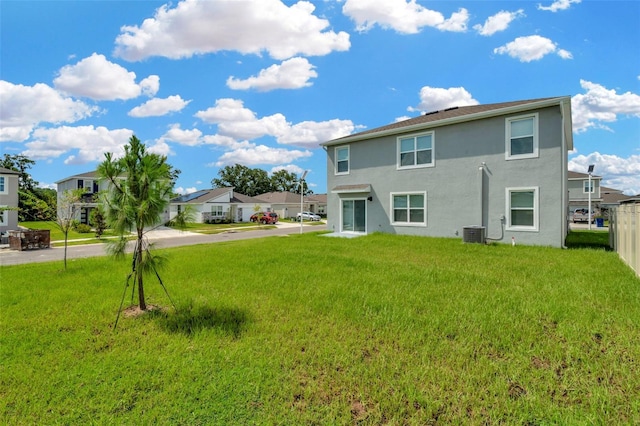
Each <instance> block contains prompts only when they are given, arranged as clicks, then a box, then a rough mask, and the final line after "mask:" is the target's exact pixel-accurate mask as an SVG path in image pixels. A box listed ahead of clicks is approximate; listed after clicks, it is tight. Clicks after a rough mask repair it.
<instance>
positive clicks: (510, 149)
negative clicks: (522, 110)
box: [506, 113, 538, 160]
mask: <svg viewBox="0 0 640 426" xmlns="http://www.w3.org/2000/svg"><path fill="white" fill-rule="evenodd" d="M506 133H507V146H506V159H507V160H517V159H520V158H535V157H538V114H537V113H536V114H530V115H522V116H518V117H510V118H507V129H506Z"/></svg>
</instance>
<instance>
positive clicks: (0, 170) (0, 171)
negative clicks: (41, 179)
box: [0, 167, 20, 175]
mask: <svg viewBox="0 0 640 426" xmlns="http://www.w3.org/2000/svg"><path fill="white" fill-rule="evenodd" d="M0 174H3V175H19V174H20V172H17V171H15V170H11V169H5V168H4V167H0Z"/></svg>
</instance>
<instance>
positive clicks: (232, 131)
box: [195, 98, 355, 148]
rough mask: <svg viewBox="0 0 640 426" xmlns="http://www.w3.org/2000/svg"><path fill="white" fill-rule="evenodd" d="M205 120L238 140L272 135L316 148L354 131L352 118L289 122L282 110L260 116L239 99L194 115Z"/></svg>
mask: <svg viewBox="0 0 640 426" xmlns="http://www.w3.org/2000/svg"><path fill="white" fill-rule="evenodd" d="M195 116H196V117H198V118H200V119H201V120H203V121H204V122H206V123H209V124H217V126H218V133H219V134H220V135H222V136H228V137H231V138H233V139H235V140H241V139H248V140H252V139H257V138H260V137H263V136H272V137H275V138H276V139H277V141H278V142H279V143H282V144H288V145H298V146H303V147H308V148H317V147H318V144H319V143H320V142H324V141H327V140H329V139H333V138H334V137H339V136H345V135H347V134H349V133H351V132H352V131H353V130H354V128H355V127H354V125H353V123H352V122H351V121H350V120H338V119H334V120H328V121H321V122H316V121H304V122H301V123H298V124H295V125H292V124H291V123H289V122H288V121H287V119H286V117H285V116H284V115H282V114H280V113H277V114H273V115H270V116H265V117H262V118H258V117H257V116H256V114H255V113H254V112H253V111H251V110H250V109H248V108H245V107H244V105H243V102H242V101H241V100H238V99H229V98H225V99H218V100H217V101H216V105H215V106H213V107H211V108H208V109H207V110H205V111H198V112H197V113H196V114H195Z"/></svg>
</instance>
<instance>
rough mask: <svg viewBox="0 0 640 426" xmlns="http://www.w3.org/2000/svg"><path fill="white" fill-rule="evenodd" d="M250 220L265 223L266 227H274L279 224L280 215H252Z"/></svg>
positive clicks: (272, 213) (267, 213)
mask: <svg viewBox="0 0 640 426" xmlns="http://www.w3.org/2000/svg"><path fill="white" fill-rule="evenodd" d="M249 220H250V221H251V222H258V220H259V221H260V223H263V224H265V225H267V224H269V225H274V224H276V223H278V214H277V213H274V212H262V213H255V214H252V215H251V217H250V218H249Z"/></svg>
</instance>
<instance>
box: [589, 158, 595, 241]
mask: <svg viewBox="0 0 640 426" xmlns="http://www.w3.org/2000/svg"><path fill="white" fill-rule="evenodd" d="M593 167H594V165H593V164H590V165H589V170H588V173H589V211H588V212H587V222H588V223H589V231H591V191H592V188H591V174H592V173H593Z"/></svg>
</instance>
